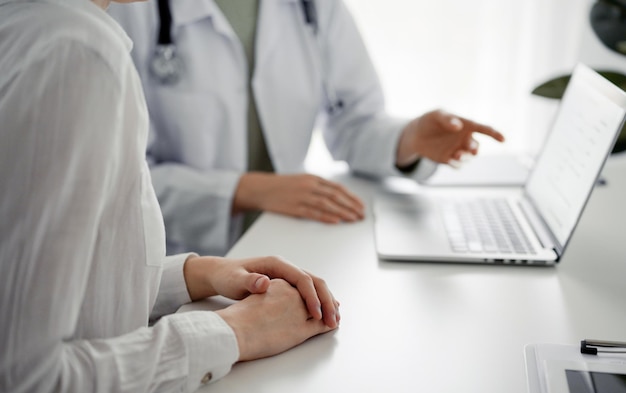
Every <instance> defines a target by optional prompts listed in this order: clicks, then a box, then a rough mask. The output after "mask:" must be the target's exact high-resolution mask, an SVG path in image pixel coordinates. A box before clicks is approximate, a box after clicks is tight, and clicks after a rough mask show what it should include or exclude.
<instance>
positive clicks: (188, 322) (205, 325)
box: [172, 311, 239, 392]
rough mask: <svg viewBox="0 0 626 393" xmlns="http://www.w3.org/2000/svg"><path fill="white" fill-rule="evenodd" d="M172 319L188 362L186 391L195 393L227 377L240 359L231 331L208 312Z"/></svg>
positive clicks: (193, 313)
mask: <svg viewBox="0 0 626 393" xmlns="http://www.w3.org/2000/svg"><path fill="white" fill-rule="evenodd" d="M173 317H174V318H172V321H173V322H174V324H175V327H176V329H177V330H178V332H179V334H180V337H181V339H182V341H183V343H184V346H185V350H186V352H187V359H188V361H189V363H188V379H187V391H188V392H194V391H196V390H198V388H200V387H201V386H202V385H207V384H209V383H213V382H215V381H217V380H219V379H220V378H222V377H224V376H225V375H226V374H228V373H229V372H230V370H231V368H232V366H233V364H235V363H236V362H237V360H238V359H239V346H238V343H237V337H236V336H235V332H234V331H233V330H232V328H231V327H230V326H229V325H228V324H227V323H226V322H225V321H224V320H223V319H222V318H221V317H220V316H219V315H218V314H216V313H214V312H210V311H190V312H183V313H178V314H176V315H175V316H173Z"/></svg>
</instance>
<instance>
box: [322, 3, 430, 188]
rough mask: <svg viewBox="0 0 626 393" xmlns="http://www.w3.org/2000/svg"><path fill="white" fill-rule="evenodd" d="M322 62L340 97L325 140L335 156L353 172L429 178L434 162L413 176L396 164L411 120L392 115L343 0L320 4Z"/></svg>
mask: <svg viewBox="0 0 626 393" xmlns="http://www.w3.org/2000/svg"><path fill="white" fill-rule="evenodd" d="M318 3H319V4H320V7H321V6H324V8H323V9H320V12H322V13H323V16H322V17H321V18H320V31H319V34H320V37H319V38H320V39H319V43H320V46H321V55H322V62H323V63H324V64H325V66H324V68H325V69H326V70H325V75H326V78H327V79H328V81H327V84H328V86H329V88H330V89H332V90H333V92H334V93H335V94H336V96H337V97H338V98H339V99H341V101H342V103H343V109H342V110H340V111H337V112H336V113H330V114H329V115H328V123H327V127H326V129H325V130H324V140H325V142H326V145H327V146H328V149H329V151H330V152H331V154H332V155H333V157H334V158H335V159H337V160H345V161H346V162H347V163H348V164H349V165H350V168H351V169H352V170H353V171H355V172H361V173H365V174H368V175H375V176H389V175H396V176H401V175H407V176H412V177H414V178H416V179H418V180H422V179H424V178H426V177H428V176H430V175H431V174H432V173H433V172H434V170H435V168H436V164H435V163H434V162H432V161H430V160H428V159H422V160H420V163H419V164H418V166H417V169H416V170H415V171H413V172H412V173H410V174H405V173H402V172H400V171H399V170H398V169H397V168H396V166H395V157H396V150H397V145H398V140H399V138H400V134H401V132H402V130H403V128H404V126H405V125H406V124H408V122H409V119H400V118H394V117H392V116H389V115H388V114H387V113H386V111H385V100H384V96H383V91H382V88H381V85H380V81H379V78H378V75H377V73H376V70H375V68H374V65H373V63H372V61H371V59H370V56H369V54H368V52H367V48H366V47H365V45H364V42H363V39H362V37H361V35H360V32H359V30H358V27H357V25H356V23H355V21H354V19H353V17H352V15H351V14H350V12H349V10H348V9H347V8H346V6H345V4H344V3H343V1H341V0H328V1H323V2H318Z"/></svg>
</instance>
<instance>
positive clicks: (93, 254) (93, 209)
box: [0, 0, 340, 393]
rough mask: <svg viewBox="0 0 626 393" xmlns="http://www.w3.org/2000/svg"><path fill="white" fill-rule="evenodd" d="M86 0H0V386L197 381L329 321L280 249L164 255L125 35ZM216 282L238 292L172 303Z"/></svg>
mask: <svg viewBox="0 0 626 393" xmlns="http://www.w3.org/2000/svg"><path fill="white" fill-rule="evenodd" d="M94 3H95V1H94V2H93V3H92V2H90V1H89V0H30V1H23V0H0V53H2V54H3V55H2V57H0V124H1V125H2V126H1V127H0V138H1V139H2V143H0V321H1V322H0V323H1V326H0V348H2V350H1V352H0V353H1V355H0V356H1V357H0V391H2V392H13V393H18V392H26V391H28V392H48V391H69V392H138V391H142V392H144V391H194V390H196V389H197V388H198V387H200V386H201V385H202V384H206V383H210V382H212V381H216V380H218V379H219V378H221V377H222V376H224V375H225V374H227V373H228V372H229V370H230V368H231V367H232V365H233V363H235V362H237V361H243V360H252V359H257V358H261V357H266V356H272V355H274V354H277V353H280V352H282V351H285V350H287V349H289V348H291V347H293V346H295V345H298V344H300V343H302V342H303V341H305V340H307V339H308V338H310V337H312V336H314V335H317V334H320V333H324V332H328V331H330V330H333V329H335V328H337V326H338V323H339V319H340V317H339V312H338V302H337V301H336V300H335V299H334V297H333V295H332V293H331V292H330V291H329V289H328V288H327V286H326V284H325V282H324V281H323V280H321V279H320V278H318V277H316V276H314V275H311V274H309V273H307V272H305V271H303V270H301V269H299V268H297V267H295V266H294V265H292V264H290V263H289V262H287V261H284V260H282V259H279V258H273V257H265V258H251V259H245V260H226V259H222V258H215V257H200V256H197V255H195V254H182V255H173V256H169V257H165V233H164V229H163V220H162V216H161V213H160V210H159V206H158V204H157V200H156V198H155V195H154V191H153V189H152V186H151V181H150V175H149V170H148V167H147V166H146V164H145V162H144V158H145V153H144V152H145V149H146V139H147V131H148V116H147V112H146V107H145V102H144V97H143V94H142V90H141V84H140V81H139V78H138V76H137V73H136V71H135V69H134V67H133V63H132V60H131V59H130V56H129V50H130V47H131V43H130V41H129V40H128V38H127V36H126V35H125V34H124V33H123V31H122V30H121V28H119V26H118V25H117V24H116V23H115V22H114V21H113V20H112V19H111V18H110V17H109V16H108V15H107V14H106V13H105V12H104V11H103V9H102V8H103V7H106V6H107V4H106V0H102V1H98V4H94ZM214 295H223V296H226V297H229V298H232V299H238V300H241V301H239V302H236V303H234V304H233V305H232V306H230V307H227V308H225V309H222V310H220V311H217V312H203V311H196V312H189V313H179V314H173V313H174V312H175V311H176V310H177V308H178V307H179V306H180V305H182V304H184V303H187V302H189V301H192V300H197V299H202V298H205V297H208V296H214Z"/></svg>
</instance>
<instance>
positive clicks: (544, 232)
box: [519, 198, 561, 258]
mask: <svg viewBox="0 0 626 393" xmlns="http://www.w3.org/2000/svg"><path fill="white" fill-rule="evenodd" d="M519 207H520V210H521V211H522V213H523V214H524V217H525V218H526V220H528V223H529V224H530V227H531V228H532V230H533V232H535V235H536V236H537V239H538V240H539V242H540V243H541V246H542V247H543V248H544V249H548V250H554V252H555V253H556V254H557V256H558V257H559V258H560V257H561V252H560V251H559V249H560V248H559V247H558V245H557V243H556V240H555V239H554V237H553V236H552V234H551V233H550V231H549V229H548V228H547V227H546V223H545V221H544V220H543V219H542V218H541V216H540V215H539V213H538V212H537V210H536V209H535V207H534V206H533V205H532V204H531V203H530V201H528V199H527V198H521V199H520V201H519Z"/></svg>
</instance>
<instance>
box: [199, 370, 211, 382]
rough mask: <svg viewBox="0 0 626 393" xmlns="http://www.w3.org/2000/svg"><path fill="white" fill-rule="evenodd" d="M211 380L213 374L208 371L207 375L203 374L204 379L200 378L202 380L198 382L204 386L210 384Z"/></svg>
mask: <svg viewBox="0 0 626 393" xmlns="http://www.w3.org/2000/svg"><path fill="white" fill-rule="evenodd" d="M212 379H213V373H212V372H210V371H209V372H208V373H206V374H204V377H202V380H201V381H200V382H202V384H203V385H206V384H207V383H209V382H211V380H212Z"/></svg>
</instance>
